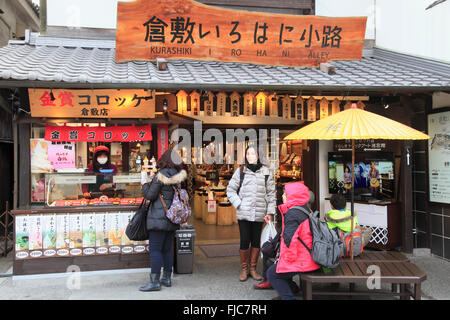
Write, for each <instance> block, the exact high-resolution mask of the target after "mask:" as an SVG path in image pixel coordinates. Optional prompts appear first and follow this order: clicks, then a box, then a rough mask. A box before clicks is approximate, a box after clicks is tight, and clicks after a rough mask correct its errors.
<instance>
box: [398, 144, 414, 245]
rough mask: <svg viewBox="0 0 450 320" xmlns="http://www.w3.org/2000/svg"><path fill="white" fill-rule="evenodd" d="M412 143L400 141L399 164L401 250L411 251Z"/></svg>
mask: <svg viewBox="0 0 450 320" xmlns="http://www.w3.org/2000/svg"><path fill="white" fill-rule="evenodd" d="M412 185H413V183H412V143H411V141H404V142H402V158H401V165H400V190H401V191H400V192H401V193H400V201H401V217H402V218H401V221H402V228H401V234H402V251H403V252H406V253H412V251H413V235H412V229H413V214H412V210H413V207H412V201H413V200H412V199H413V192H412Z"/></svg>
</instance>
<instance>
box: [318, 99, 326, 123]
mask: <svg viewBox="0 0 450 320" xmlns="http://www.w3.org/2000/svg"><path fill="white" fill-rule="evenodd" d="M319 109H320V119H324V118H326V117H328V100H327V99H326V98H325V97H323V98H322V99H321V100H320V103H319Z"/></svg>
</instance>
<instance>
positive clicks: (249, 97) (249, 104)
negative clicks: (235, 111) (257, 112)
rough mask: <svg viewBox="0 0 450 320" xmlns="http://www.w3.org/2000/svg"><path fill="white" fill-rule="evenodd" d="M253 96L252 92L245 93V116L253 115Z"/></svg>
mask: <svg viewBox="0 0 450 320" xmlns="http://www.w3.org/2000/svg"><path fill="white" fill-rule="evenodd" d="M253 98H254V95H253V94H252V93H250V92H248V93H246V94H244V116H247V117H250V116H252V115H253Z"/></svg>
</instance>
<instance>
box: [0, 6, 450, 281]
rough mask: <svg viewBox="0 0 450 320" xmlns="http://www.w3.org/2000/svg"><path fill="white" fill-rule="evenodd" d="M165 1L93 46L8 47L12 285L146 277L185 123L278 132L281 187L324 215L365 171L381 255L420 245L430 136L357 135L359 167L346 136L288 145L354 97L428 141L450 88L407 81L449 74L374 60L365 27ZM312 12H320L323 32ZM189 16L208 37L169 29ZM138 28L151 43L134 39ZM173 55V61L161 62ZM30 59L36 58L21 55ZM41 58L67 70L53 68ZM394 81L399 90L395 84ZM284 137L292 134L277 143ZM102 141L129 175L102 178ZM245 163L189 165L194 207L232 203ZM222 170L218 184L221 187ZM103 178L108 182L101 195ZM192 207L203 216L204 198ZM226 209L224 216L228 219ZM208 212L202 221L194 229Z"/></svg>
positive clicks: (362, 204)
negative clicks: (54, 277)
mask: <svg viewBox="0 0 450 320" xmlns="http://www.w3.org/2000/svg"><path fill="white" fill-rule="evenodd" d="M146 3H148V2H146ZM159 4H160V2H159V1H156V2H155V3H154V4H153V5H152V6H153V7H152V8H150V7H147V6H144V7H142V8H139V9H138V10H137V8H136V7H134V6H136V3H135V2H133V3H120V4H119V8H118V27H117V38H116V40H115V41H110V42H105V41H96V40H86V39H85V40H82V39H80V40H79V42H78V43H77V45H76V46H73V42H72V41H71V40H70V39H63V38H54V39H52V38H51V37H42V36H39V35H35V34H33V35H32V34H30V37H29V39H27V40H26V41H24V42H23V43H22V44H10V45H8V46H7V47H5V48H6V49H4V48H0V52H1V50H4V52H5V55H4V58H3V59H5V61H8V59H10V60H9V61H11V62H10V63H9V68H10V69H7V71H4V72H3V73H0V76H1V79H0V87H3V88H18V89H19V93H20V96H19V98H18V101H19V105H20V108H18V109H16V110H13V111H14V113H15V118H14V120H15V123H14V126H15V128H16V134H15V136H14V142H15V161H16V163H17V171H16V175H17V179H16V183H15V185H14V191H15V199H16V201H15V203H14V209H13V210H12V214H13V216H14V220H15V231H14V233H15V250H14V275H26V274H40V273H55V272H66V270H67V267H68V266H70V265H77V266H79V267H80V269H81V271H93V270H108V269H125V268H148V266H149V254H148V244H147V243H146V242H137V243H136V242H133V241H130V240H129V239H127V238H126V236H125V234H124V228H125V227H126V224H127V222H128V221H129V219H130V218H131V217H132V215H133V213H134V212H135V211H136V210H137V207H138V205H139V203H140V202H141V201H142V196H141V193H140V177H141V172H142V171H148V170H151V169H152V168H153V167H154V161H155V160H157V159H158V157H159V156H160V155H161V154H162V152H164V151H165V150H167V149H168V148H169V147H171V145H170V141H169V137H171V134H172V132H173V131H174V130H175V129H177V128H182V129H187V131H189V132H191V133H192V135H194V133H195V131H196V128H197V127H196V124H195V123H196V121H199V122H197V123H201V135H202V136H204V133H205V131H206V130H208V129H211V128H215V129H218V131H219V132H221V133H225V130H226V129H240V128H241V129H244V130H248V129H268V132H269V135H268V136H265V137H264V138H262V139H266V141H267V143H268V146H269V148H268V156H269V157H270V156H275V161H274V163H271V165H273V166H272V168H273V169H274V171H273V174H274V176H275V178H276V181H277V188H278V190H279V192H278V193H280V192H281V190H282V188H283V185H284V184H285V183H289V182H292V181H304V183H305V184H306V185H307V186H308V187H309V188H310V189H311V190H313V191H314V193H315V195H316V201H315V208H314V209H317V210H322V211H323V210H327V208H328V207H329V204H328V201H327V200H326V199H327V198H328V197H329V195H330V194H333V193H336V192H344V193H345V190H346V187H345V185H346V180H345V179H344V176H345V174H346V173H347V172H348V171H350V170H355V172H358V175H357V176H358V179H359V180H358V181H357V189H358V190H357V193H356V194H357V197H356V200H357V201H356V206H355V208H356V212H357V216H358V219H359V222H360V224H361V225H365V226H369V227H371V228H372V229H373V238H372V240H371V243H370V246H371V247H372V248H374V249H381V250H391V249H396V248H401V249H402V250H403V251H404V252H411V251H412V248H413V247H414V246H415V243H416V242H417V239H416V238H415V236H414V234H413V229H415V225H416V222H415V220H414V219H415V218H414V212H415V210H416V208H415V197H417V196H418V195H419V194H420V193H417V192H413V191H414V190H413V189H414V188H416V186H417V185H418V184H419V183H424V184H427V181H428V180H427V175H426V174H423V176H420V175H419V174H416V173H413V171H422V170H419V169H423V171H426V170H427V164H426V161H425V162H423V159H422V158H421V155H422V153H414V152H415V150H422V149H423V150H425V149H426V148H427V144H426V142H425V143H421V142H417V143H416V142H414V143H410V142H403V141H393V142H392V141H391V142H387V141H377V140H368V141H358V142H357V162H358V167H357V168H356V167H355V168H351V166H350V167H348V159H347V156H348V154H349V151H348V149H349V148H348V142H347V141H336V142H326V143H324V142H318V141H284V140H283V138H284V137H285V136H287V135H288V134H289V133H291V132H293V131H294V130H296V129H298V128H300V127H302V126H304V125H306V124H308V123H311V122H312V121H316V120H318V119H322V118H324V117H328V116H329V115H332V114H335V113H337V112H340V111H342V110H345V109H347V108H349V107H350V106H351V104H352V103H355V104H357V105H358V107H359V108H364V109H365V110H368V111H372V112H375V113H378V114H381V115H384V116H387V117H389V118H391V119H394V120H397V121H400V122H402V123H404V124H407V125H410V126H412V127H414V128H416V129H418V130H422V131H426V130H427V127H426V120H424V115H426V114H427V113H428V112H429V110H430V109H431V94H432V93H433V92H435V91H439V90H443V89H445V88H446V89H445V90H448V89H449V88H448V86H447V85H446V84H445V83H444V82H443V83H444V84H443V85H440V84H439V85H435V84H423V82H422V85H408V84H406V82H405V83H403V82H402V81H400V80H401V79H404V74H409V76H410V77H412V78H413V77H422V76H425V77H436V78H439V77H440V76H439V74H440V70H438V69H439V68H435V67H434V66H433V64H432V63H429V65H428V66H429V67H430V71H429V72H428V73H426V72H425V75H424V71H423V68H416V69H414V68H412V67H407V66H405V65H402V64H401V63H400V64H399V63H397V62H398V61H403V62H402V63H404V60H402V59H404V57H401V59H400V57H399V56H398V55H396V54H387V53H385V52H383V51H381V50H377V49H372V50H369V51H367V50H366V51H364V54H363V43H364V30H365V19H360V18H358V19H356V18H322V17H314V16H312V17H311V16H309V17H302V16H287V15H270V14H263V13H248V12H245V13H244V12H240V17H241V20H239V21H237V20H235V19H233V17H235V16H234V14H235V12H234V11H229V10H224V9H216V8H214V9H211V7H203V5H199V4H197V3H193V2H191V1H183V5H184V8H185V9H186V12H185V13H180V12H179V13H178V15H177V16H173V17H172V16H170V15H169V16H165V17H166V18H165V19H166V20H167V21H166V20H165V19H163V18H162V15H160V13H161V12H163V9H162V8H159V7H158V6H159ZM141 6H142V4H141ZM195 6H201V8H200V9H202V10H200V11H198V9H199V8H197V7H195ZM136 10H137V11H136ZM158 10H160V11H158ZM161 10H162V11H161ZM208 10H211V11H208ZM222 10H224V11H222ZM136 12H137V13H136ZM193 12H200V13H198V14H197V13H193ZM133 13H136V14H133ZM244 15H248V16H245V17H244V18H243V16H244ZM126 17H133V19H128V18H126ZM211 17H216V18H217V19H218V20H217V21H216V20H213V19H211ZM181 18H182V19H181ZM219 18H220V19H219ZM304 18H308V19H311V18H312V19H313V20H311V21H313V24H311V22H308V21H310V20H308V21H306V19H304ZM171 19H172V21H171ZM176 19H178V20H176ZM189 19H190V20H189ZM175 20H176V21H178V23H180V22H184V23H185V26H187V27H189V26H191V27H192V28H193V30H194V32H192V31H191V33H189V32H187V31H189V28H188V29H186V30H185V29H183V30H184V31H186V32H184V33H170V25H171V22H173V23H175V22H176V21H175ZM187 21H191V23H192V22H193V21H195V24H187ZM233 22H234V23H233ZM136 25H139V30H141V31H142V32H140V33H139V34H137V33H136V32H130V30H132V29H133V26H136ZM275 25H276V26H277V28H276V30H277V31H276V32H275V31H274V30H275V27H274V26H275ZM200 26H201V27H200ZM271 27H272V28H271ZM130 28H131V29H130ZM294 30H295V32H296V33H295V34H294ZM177 31H180V30H179V29H177ZM189 35H190V36H189ZM225 35H226V38H225V39H227V40H229V41H230V42H231V43H230V45H229V46H228V47H227V48H223V46H221V45H220V43H222V42H223V40H224V39H223V37H224V36H225ZM275 35H276V36H275ZM316 35H317V36H316ZM164 37H166V38H167V39H165V41H166V42H171V45H170V46H166V45H165V43H164V42H163V41H162V40H163V39H164ZM172 37H173V39H171V38H172ZM208 37H209V38H208ZM266 38H267V39H266ZM275 38H276V39H277V41H272V42H270V41H267V40H268V39H275ZM297 38H298V39H297ZM302 38H303V40H302ZM204 39H209V42H204V41H205V40H204ZM237 39H239V41H240V42H236V43H238V44H237V45H236V44H235V41H236V40H237ZM294 39H297V40H296V41H297V42H299V41H300V44H299V43H294V42H295V41H294ZM299 39H300V40H299ZM171 40H173V41H171ZM290 40H291V41H290ZM52 41H53V42H52ZM266 41H267V43H266ZM269 42H270V43H269ZM56 43H58V45H57V46H55V45H54V44H56ZM274 43H276V44H274ZM144 45H145V46H144ZM134 46H137V47H134ZM152 46H153V47H158V48H159V49H151V47H152ZM238 46H239V47H238ZM163 47H164V48H171V49H170V52H169V50H168V49H166V50H165V52H164V53H163V51H162V49H161V48H163ZM183 47H184V48H185V49H186V48H191V52H192V55H191V56H189V57H186V52H187V51H183V50H181V49H180V48H183ZM139 48H145V50H140V49H139ZM211 48H212V51H211ZM297 48H300V49H298V50H297ZM114 49H115V50H114ZM216 49H217V50H216ZM228 49H230V50H228ZM231 49H233V50H234V51H233V52H234V54H232V53H231ZM24 50H25V51H27V55H26V56H25V57H23V58H22V59H14V58H15V57H19V56H20V55H21V52H23V51H24ZM42 50H47V51H48V52H47V54H50V55H53V57H55V59H57V60H58V65H55V64H53V63H51V62H50V61H48V60H46V61H43V60H42V56H41V53H40V51H42ZM186 50H187V49H186ZM237 50H241V54H239V55H237V52H238V51H237ZM228 51H229V52H228ZM264 52H265V53H264ZM322 52H324V53H323V54H322ZM325 53H326V54H325ZM275 56H276V57H277V58H275ZM386 56H387V57H388V58H389V59H390V61H389V62H388V63H387V62H386V61H387V60H386V59H387V58H386ZM80 57H82V58H80ZM194 59H195V60H194ZM389 59H388V60H389ZM343 60H347V61H343ZM12 61H15V62H12ZM331 61H334V62H331ZM37 62H40V63H41V64H38V63H37ZM0 63H1V61H0ZM251 63H256V64H251ZM5 68H6V67H5ZM22 70H25V71H23V74H20V73H21V72H22ZM436 70H437V71H436ZM375 74H376V75H375ZM387 77H391V78H395V77H398V79H400V80H396V79H393V80H392V81H391V82H388V81H387V80H386V78H387ZM446 83H448V81H447V82H446ZM271 129H277V130H279V131H278V132H277V135H278V137H277V138H278V139H276V140H275V142H274V140H273V139H271V135H272V131H270V130H271ZM191 142H192V148H191V150H189V151H191V152H186V151H187V150H181V151H180V153H181V155H182V156H183V157H185V160H192V158H191V159H187V158H186V157H187V156H189V155H192V154H194V153H195V151H196V150H195V145H194V141H193V140H192V141H191ZM259 142H260V141H259ZM211 145H213V147H214V148H215V150H222V151H223V155H224V158H226V156H229V155H230V153H233V154H234V155H235V154H238V153H239V150H242V149H243V148H245V145H246V142H244V143H243V144H241V145H239V144H236V145H235V144H234V143H233V144H232V145H227V144H226V143H223V142H222V143H221V142H220V141H217V139H216V140H214V141H211V140H207V139H205V141H204V143H203V142H202V144H201V146H200V148H201V149H202V152H206V151H207V150H208V148H209V147H211ZM98 146H106V147H107V148H108V150H109V155H110V161H111V163H112V164H114V166H115V168H116V169H117V171H115V172H112V171H105V172H100V173H90V172H89V170H88V169H87V168H88V167H89V164H91V163H92V161H93V157H94V151H95V150H96V148H97V147H98ZM273 150H276V151H273ZM416 155H418V156H416ZM233 159H234V162H233V163H228V164H217V163H215V164H212V165H209V164H208V165H207V164H192V165H190V166H189V167H190V170H192V171H193V172H196V173H195V176H194V177H193V178H194V179H193V181H196V183H193V184H191V185H190V186H189V188H190V192H191V195H192V197H193V199H195V197H196V195H197V192H199V191H201V192H202V194H203V193H204V192H205V191H206V192H208V191H209V192H213V194H214V190H219V189H220V190H219V191H220V192H217V193H218V194H217V195H214V196H217V197H219V196H221V197H220V202H226V201H227V199H226V197H224V196H223V190H224V188H225V187H226V185H227V183H228V180H229V179H230V177H231V174H232V173H233V172H234V170H236V168H237V167H239V161H240V160H241V159H242V158H241V159H239V158H238V156H236V157H233ZM272 159H274V158H273V157H272ZM413 161H414V162H413ZM372 162H373V163H374V164H375V165H376V166H377V168H378V170H379V171H380V176H379V177H378V179H379V181H380V182H381V183H382V187H381V190H380V192H379V193H378V194H377V195H376V196H374V195H371V194H370V193H369V194H368V190H367V189H368V187H367V185H368V181H367V175H366V173H367V172H366V171H367V170H369V168H370V166H371V163H372ZM414 165H416V166H418V165H421V166H422V165H423V166H424V167H423V168H421V167H420V168H419V167H413V166H414ZM212 171H213V172H217V173H218V178H217V179H207V175H208V172H212ZM99 177H100V178H99ZM413 179H415V180H414V183H413ZM99 180H100V181H99ZM102 184H108V188H106V187H105V188H102V189H101V190H99V188H98V187H99V186H101V185H102ZM425 191H426V192H428V191H427V190H425ZM86 192H87V193H88V194H89V197H87V196H86ZM199 193H200V192H199ZM279 195H280V194H279ZM210 200H211V199H210ZM279 200H280V199H279ZM218 202H219V201H218ZM193 206H194V211H197V210H201V209H199V208H198V206H196V205H195V203H194V202H193ZM215 214H216V216H215V218H214V219H215V220H212V221H213V222H214V223H216V224H217V223H218V221H219V219H218V217H217V212H216V213H215ZM202 218H203V217H202V216H201V215H200V216H198V214H197V215H196V214H195V212H194V216H193V218H192V219H199V220H200V219H202ZM208 221H211V220H208Z"/></svg>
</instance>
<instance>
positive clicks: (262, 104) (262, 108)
mask: <svg viewBox="0 0 450 320" xmlns="http://www.w3.org/2000/svg"><path fill="white" fill-rule="evenodd" d="M256 116H257V117H265V116H266V94H265V93H264V92H260V93H258V94H257V95H256Z"/></svg>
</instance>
